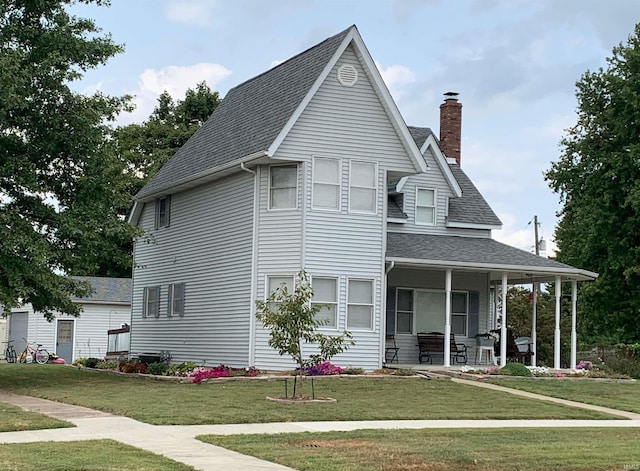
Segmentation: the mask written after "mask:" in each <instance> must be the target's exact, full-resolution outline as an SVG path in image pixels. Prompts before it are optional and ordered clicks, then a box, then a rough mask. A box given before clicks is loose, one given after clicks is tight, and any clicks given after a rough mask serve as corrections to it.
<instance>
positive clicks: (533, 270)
mask: <svg viewBox="0 0 640 471" xmlns="http://www.w3.org/2000/svg"><path fill="white" fill-rule="evenodd" d="M386 261H387V262H394V263H395V264H396V265H407V266H415V267H438V268H445V269H446V268H451V269H455V268H465V269H467V270H478V271H480V270H482V271H499V272H507V273H508V272H512V273H522V272H526V273H527V274H531V277H532V278H534V277H536V276H561V277H562V276H564V277H565V278H568V279H575V280H577V281H590V280H595V279H596V278H597V277H598V274H597V273H594V272H591V271H588V270H582V269H574V268H570V267H567V268H563V267H556V268H553V267H537V266H527V265H507V264H497V263H476V262H459V261H452V260H426V259H414V258H402V257H386ZM526 279H527V280H529V279H530V278H529V277H527V278H526Z"/></svg>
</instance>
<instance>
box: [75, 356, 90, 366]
mask: <svg viewBox="0 0 640 471" xmlns="http://www.w3.org/2000/svg"><path fill="white" fill-rule="evenodd" d="M87 360H88V358H86V357H83V358H76V359H75V360H74V361H73V363H72V365H73V366H87Z"/></svg>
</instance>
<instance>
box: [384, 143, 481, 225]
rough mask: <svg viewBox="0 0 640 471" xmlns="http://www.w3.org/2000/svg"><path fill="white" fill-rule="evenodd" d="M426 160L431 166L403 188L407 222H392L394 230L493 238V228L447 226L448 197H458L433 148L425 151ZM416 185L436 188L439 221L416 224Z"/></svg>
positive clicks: (437, 219)
mask: <svg viewBox="0 0 640 471" xmlns="http://www.w3.org/2000/svg"><path fill="white" fill-rule="evenodd" d="M425 160H426V162H427V165H429V169H428V170H427V172H426V173H420V174H417V175H411V176H410V177H408V178H407V181H406V182H405V184H404V186H403V187H402V193H403V211H404V213H405V214H406V215H407V216H408V220H407V222H405V223H404V224H396V223H388V228H389V231H390V232H410V233H413V234H442V235H449V236H464V237H491V231H490V230H486V229H460V228H451V227H446V225H445V224H446V215H447V199H448V198H454V194H453V192H452V191H451V188H450V187H449V183H448V181H447V179H446V176H445V175H444V174H443V173H442V171H441V169H440V167H439V165H438V163H437V162H436V160H435V157H434V156H433V154H432V153H431V151H430V150H427V151H426V153H425ZM416 188H425V189H433V190H436V197H437V205H436V224H435V225H420V224H416V223H415V212H416Z"/></svg>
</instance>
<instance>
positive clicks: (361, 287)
mask: <svg viewBox="0 0 640 471" xmlns="http://www.w3.org/2000/svg"><path fill="white" fill-rule="evenodd" d="M347 328H349V329H356V330H373V280H349V285H348V295H347Z"/></svg>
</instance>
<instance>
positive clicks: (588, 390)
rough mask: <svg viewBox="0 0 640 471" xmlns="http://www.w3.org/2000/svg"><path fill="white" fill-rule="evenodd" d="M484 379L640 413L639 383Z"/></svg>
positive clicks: (549, 394) (582, 380) (534, 391)
mask: <svg viewBox="0 0 640 471" xmlns="http://www.w3.org/2000/svg"><path fill="white" fill-rule="evenodd" d="M486 382H488V383H493V384H498V385H500V386H505V387H507V388H514V389H521V390H523V391H529V392H532V393H537V394H544V395H545V396H553V397H559V398H560V399H568V400H571V401H577V402H585V403H587V404H595V405H597V406H602V407H610V408H612V409H619V410H626V411H629V412H635V413H638V414H640V382H638V381H628V382H627V381H624V382H613V381H602V380H584V379H579V380H572V379H567V378H562V379H544V380H525V379H515V378H513V379H511V378H505V379H487V380H486Z"/></svg>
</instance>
